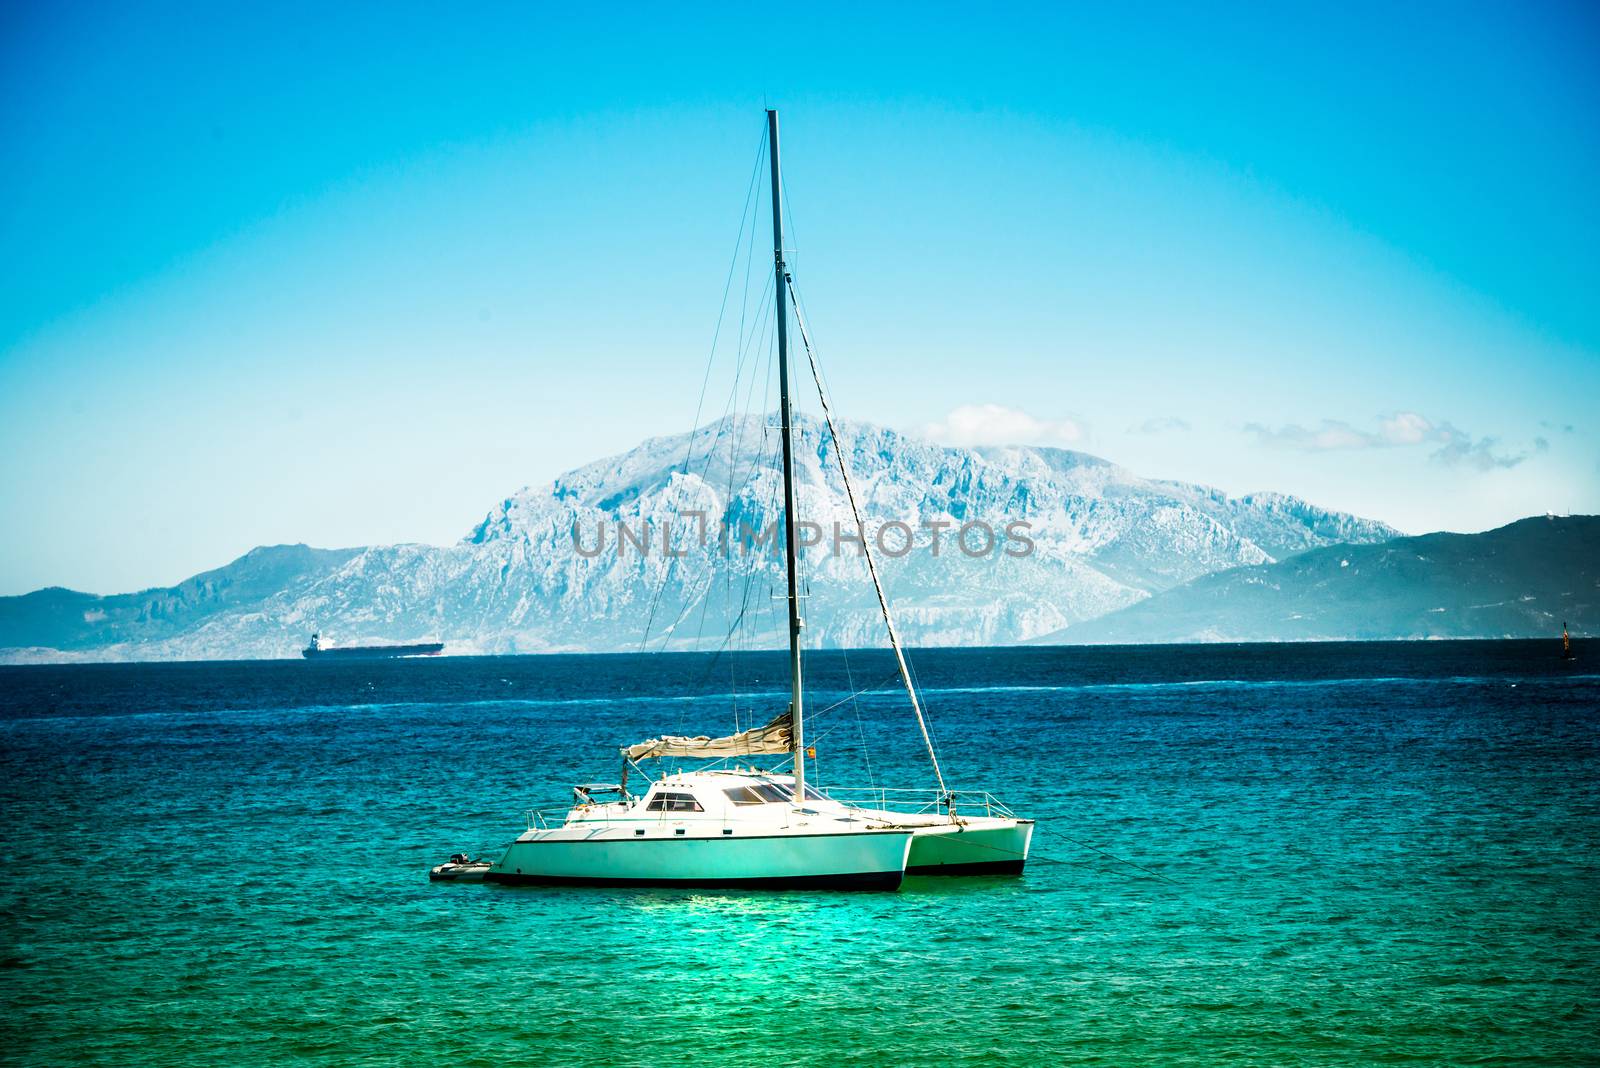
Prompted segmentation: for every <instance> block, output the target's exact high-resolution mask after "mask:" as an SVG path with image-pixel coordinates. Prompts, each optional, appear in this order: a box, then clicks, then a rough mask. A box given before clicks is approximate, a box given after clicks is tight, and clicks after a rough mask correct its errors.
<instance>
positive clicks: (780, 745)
mask: <svg viewBox="0 0 1600 1068" xmlns="http://www.w3.org/2000/svg"><path fill="white" fill-rule="evenodd" d="M793 749H794V720H793V718H792V717H791V716H790V715H789V713H788V712H784V713H783V714H782V715H780V716H778V718H777V719H774V720H773V721H772V722H771V723H768V724H767V725H766V726H765V727H752V728H750V729H749V730H747V731H740V732H739V733H738V734H730V735H728V736H727V737H726V738H708V737H706V736H705V735H703V734H702V735H701V736H700V737H698V738H679V737H674V736H672V735H667V736H666V737H662V738H652V739H650V740H649V741H648V742H640V743H639V744H637V745H629V746H625V747H623V750H622V755H623V756H625V757H627V758H628V759H629V760H649V759H650V758H652V757H669V756H670V757H700V758H703V759H707V760H710V759H714V758H717V757H734V756H755V755H757V754H760V753H787V752H790V751H792V750H793Z"/></svg>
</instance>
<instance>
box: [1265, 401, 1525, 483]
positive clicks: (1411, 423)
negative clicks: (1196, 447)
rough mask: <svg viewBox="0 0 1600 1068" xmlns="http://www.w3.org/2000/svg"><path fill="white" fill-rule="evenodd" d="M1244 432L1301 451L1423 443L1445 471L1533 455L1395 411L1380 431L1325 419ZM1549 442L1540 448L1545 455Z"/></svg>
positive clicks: (1492, 465)
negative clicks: (1311, 424)
mask: <svg viewBox="0 0 1600 1068" xmlns="http://www.w3.org/2000/svg"><path fill="white" fill-rule="evenodd" d="M1244 429H1245V432H1246V433H1249V434H1253V435H1255V439H1256V444H1258V445H1265V446H1268V447H1270V448H1279V449H1295V450H1297V451H1299V452H1332V451H1335V450H1340V449H1391V448H1407V447H1410V446H1416V445H1422V446H1428V447H1431V448H1432V450H1433V451H1432V452H1430V453H1429V454H1428V458H1429V459H1431V460H1433V461H1434V462H1435V463H1439V464H1443V465H1445V466H1446V467H1457V466H1466V467H1472V468H1476V469H1477V470H1479V471H1489V470H1493V469H1494V468H1497V467H1515V466H1517V465H1518V464H1520V463H1521V462H1522V461H1524V460H1526V459H1527V458H1528V455H1529V454H1528V453H1526V452H1518V453H1507V452H1498V451H1496V447H1497V446H1498V445H1499V439H1498V438H1490V437H1483V438H1477V439H1474V438H1473V436H1472V435H1471V434H1468V433H1467V432H1466V431H1464V430H1460V429H1457V428H1456V427H1455V426H1453V425H1452V424H1450V423H1449V422H1441V423H1435V422H1433V420H1431V419H1429V418H1428V417H1427V416H1424V415H1419V414H1418V413H1416V412H1395V413H1393V414H1391V415H1385V416H1383V417H1381V418H1380V419H1379V420H1378V429H1377V430H1362V429H1360V428H1359V427H1355V426H1351V425H1350V424H1349V423H1347V422H1345V421H1343V420H1342V419H1324V420H1323V421H1322V422H1321V423H1319V424H1318V425H1317V426H1316V427H1311V428H1308V427H1303V426H1300V425H1299V424H1297V423H1289V424H1287V425H1285V426H1281V427H1277V428H1276V429H1274V428H1272V427H1268V426H1264V425H1262V424H1261V423H1246V424H1245V428H1244ZM1541 440H1542V439H1541ZM1546 448H1548V444H1546V445H1542V446H1536V448H1535V451H1536V452H1543V451H1544V450H1545V449H1546Z"/></svg>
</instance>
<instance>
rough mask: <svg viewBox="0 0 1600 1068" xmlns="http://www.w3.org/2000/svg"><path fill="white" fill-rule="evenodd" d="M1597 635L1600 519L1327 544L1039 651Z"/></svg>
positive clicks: (1159, 601)
mask: <svg viewBox="0 0 1600 1068" xmlns="http://www.w3.org/2000/svg"><path fill="white" fill-rule="evenodd" d="M1563 621H1565V622H1567V623H1569V624H1571V625H1572V627H1573V628H1575V629H1577V630H1580V631H1583V632H1588V633H1593V632H1594V631H1596V630H1600V516H1565V517H1561V516H1533V517H1530V518H1527V519H1520V520H1517V521H1516V522H1513V523H1508V524H1506V525H1505V526H1502V527H1497V528H1495V529H1493V530H1489V531H1484V532H1482V533H1478V534H1455V533H1450V532H1443V531H1441V532H1436V533H1432V534H1422V535H1415V536H1411V537H1401V538H1395V539H1392V540H1390V541H1387V542H1382V543H1379V544H1375V545H1361V546H1355V545H1335V546H1329V547H1325V548H1319V549H1314V550H1310V551H1308V552H1305V553H1303V554H1300V555H1298V556H1295V557H1292V558H1290V559H1288V560H1284V561H1280V562H1277V563H1272V564H1263V565H1257V566H1249V567H1242V568H1236V569H1232V570H1229V571H1221V572H1216V573H1213V574H1210V575H1204V576H1201V577H1200V578H1197V579H1194V580H1192V581H1190V582H1188V583H1186V584H1184V585H1182V586H1177V587H1174V588H1173V589H1170V590H1167V591H1164V592H1162V593H1159V594H1156V595H1155V596H1153V597H1151V598H1149V599H1148V600H1145V601H1143V602H1141V603H1139V604H1136V605H1131V606H1129V607H1127V608H1124V609H1121V610H1119V611H1116V612H1112V613H1108V614H1107V615H1105V616H1102V617H1100V618H1098V619H1094V620H1086V621H1083V622H1080V623H1078V624H1074V625H1072V626H1069V627H1067V628H1065V629H1064V630H1062V631H1059V632H1057V633H1054V634H1051V635H1046V636H1045V637H1044V638H1042V639H1040V642H1041V644H1047V643H1068V644H1123V643H1128V642H1140V643H1161V642H1230V641H1243V642H1259V641H1326V640H1341V641H1343V640H1356V641H1359V640H1363V639H1386V640H1406V639H1419V640H1425V639H1438V638H1525V637H1526V638H1533V637H1553V636H1554V635H1557V634H1559V633H1560V629H1561V624H1562V622H1563Z"/></svg>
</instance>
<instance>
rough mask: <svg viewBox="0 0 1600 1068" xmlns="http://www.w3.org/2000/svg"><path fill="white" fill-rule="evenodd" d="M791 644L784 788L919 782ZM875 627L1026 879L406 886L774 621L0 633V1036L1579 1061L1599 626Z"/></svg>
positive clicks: (82, 1045)
mask: <svg viewBox="0 0 1600 1068" xmlns="http://www.w3.org/2000/svg"><path fill="white" fill-rule="evenodd" d="M807 663H808V671H809V680H808V683H809V684H808V700H809V701H810V702H811V707H812V709H813V710H814V711H815V716H814V718H813V719H812V720H811V721H810V727H809V735H810V738H811V739H812V740H814V741H815V742H816V744H817V746H818V751H819V752H818V757H819V759H818V764H817V771H816V772H815V774H817V775H818V776H819V777H820V779H821V781H822V784H823V785H825V786H826V785H830V784H831V785H862V784H867V783H871V784H875V785H879V786H927V785H929V784H930V776H929V773H928V770H927V765H926V762H925V760H923V759H922V758H921V757H920V755H919V742H918V739H917V736H916V728H915V725H914V723H913V721H912V719H911V715H910V712H909V708H908V706H907V705H906V702H905V699H904V696H903V694H900V693H898V692H897V691H896V689H895V686H894V683H893V676H892V665H891V663H890V661H889V660H888V659H887V657H885V656H884V655H882V654H869V653H850V654H840V653H828V654H818V655H815V656H812V657H810V658H809V659H808V661H807ZM913 663H914V666H915V668H916V671H917V673H918V679H919V682H920V684H921V686H922V687H923V692H924V694H925V695H926V698H927V704H928V706H929V709H930V712H931V716H932V719H933V725H934V729H935V732H936V735H937V739H938V742H939V746H940V753H941V757H942V758H943V760H944V762H945V765H946V768H947V774H948V776H949V778H950V779H951V780H952V785H955V786H957V787H961V788H969V789H988V790H992V791H993V792H995V793H996V794H998V795H1000V796H1001V797H1003V798H1004V799H1006V800H1007V801H1008V802H1009V803H1010V804H1011V805H1012V806H1013V807H1014V808H1015V809H1016V810H1017V811H1018V812H1019V813H1021V814H1024V815H1030V816H1035V817H1037V818H1038V819H1039V820H1040V824H1039V832H1038V834H1037V835H1036V837H1035V839H1034V856H1033V858H1032V860H1031V861H1030V863H1029V867H1028V870H1027V872H1026V873H1025V874H1024V875H1022V876H1020V877H1014V878H967V879H935V878H917V879H908V880H907V881H906V884H905V886H904V888H903V889H902V890H901V891H899V892H898V893H872V894H848V893H817V892H804V893H802V892H767V893H758V892H686V891H661V890H585V889H533V888H514V889H513V888H502V887H494V886H482V885H476V886H474V885H465V886H464V885H447V884H432V883H429V881H428V878H427V870H428V868H429V867H430V866H431V865H433V864H436V863H439V862H441V861H443V860H444V859H445V858H446V857H447V856H448V855H449V854H450V853H453V852H458V851H467V852H472V853H477V854H486V855H488V854H493V853H494V852H495V850H496V849H497V848H498V847H501V846H503V844H504V843H505V842H507V841H509V840H510V839H511V838H513V837H514V836H515V835H516V834H517V833H518V832H519V831H520V830H521V829H522V827H523V824H524V811H525V810H526V809H528V808H530V807H533V806H537V805H542V804H550V803H559V802H560V801H562V800H563V799H564V798H565V797H567V796H569V795H568V788H569V786H570V784H572V783H575V782H591V781H607V780H610V781H614V780H615V778H616V775H617V773H618V770H619V769H618V760H617V756H616V748H617V746H619V745H622V744H625V743H628V742H633V741H639V740H642V739H644V738H647V737H651V736H654V735H656V734H659V733H662V732H668V733H694V734H698V733H713V734H714V733H721V732H724V731H726V730H731V729H732V728H734V727H735V726H736V725H737V726H747V725H749V724H750V723H751V722H753V721H758V720H763V721H764V720H765V719H766V718H768V717H769V716H770V715H772V714H773V713H774V712H776V711H777V710H779V709H780V708H781V707H782V704H783V696H782V690H783V687H784V682H783V677H782V672H783V670H784V666H783V657H782V655H781V654H758V655H750V654H747V655H743V656H739V657H728V656H722V657H713V656H709V655H707V656H700V655H658V656H638V657H633V656H591V657H583V656H551V657H512V658H463V659H429V660H405V661H396V662H388V663H383V662H376V663H348V664H342V663H305V662H260V663H221V664H166V665H105V666H69V667H22V668H0V816H3V826H4V828H5V840H6V845H7V847H8V854H9V855H8V856H7V857H6V872H5V878H4V879H3V880H0V1061H6V1062H12V1063H45V1062H50V1063H101V1064H325V1065H349V1064H363V1063H370V1064H389V1063H424V1062H426V1063H442V1064H452V1065H470V1064H485V1065H487V1064H495V1065H508V1064H574V1065H576V1064H584V1065H633V1064H638V1065H662V1064H669V1063H677V1064H687V1065H694V1066H696V1068H700V1066H705V1065H721V1064H739V1065H761V1064H768V1063H775V1062H781V1063H803V1064H819V1065H820V1064H830V1065H831V1064H862V1065H877V1064H934V1063H937V1064H940V1065H968V1064H971V1065H977V1064H984V1065H988V1064H1001V1065H1005V1064H1015V1065H1030V1066H1036V1065H1043V1064H1102V1065H1139V1064H1152V1065H1154V1064H1161V1065H1213V1064H1221V1063H1227V1064H1251V1065H1273V1066H1277V1065H1296V1064H1350V1065H1357V1064H1360V1065H1369V1064H1388V1063H1413V1064H1425V1065H1452V1064H1463V1065H1466V1064H1472V1065H1478V1064H1525V1065H1536V1064H1537V1065H1577V1064H1597V1063H1600V643H1584V644H1581V645H1580V646H1579V659H1578V660H1577V661H1576V662H1575V663H1563V662H1562V661H1560V660H1559V659H1558V658H1557V646H1556V644H1555V643H1554V642H1442V643H1423V644H1370V645H1369V644H1355V645H1279V646H1204V647H1146V648H1135V649H1129V648H1071V649H1056V648H1031V649H994V650H963V651H922V652H918V653H916V654H915V655H914V658H913ZM858 691H865V692H859V693H858ZM853 694H855V695H857V696H854V697H853V696H852V695H853ZM635 781H636V782H637V780H635ZM1108 854H1109V855H1108ZM1135 865H1137V866H1135ZM1152 873H1154V874H1152ZM1157 876H1159V877H1157Z"/></svg>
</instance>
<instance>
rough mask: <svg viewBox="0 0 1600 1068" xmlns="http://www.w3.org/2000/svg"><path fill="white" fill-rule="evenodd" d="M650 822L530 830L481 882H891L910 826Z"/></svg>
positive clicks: (902, 861)
mask: <svg viewBox="0 0 1600 1068" xmlns="http://www.w3.org/2000/svg"><path fill="white" fill-rule="evenodd" d="M665 830H666V832H667V833H662V832H661V831H657V830H656V829H654V828H652V829H651V830H650V832H649V833H648V834H647V835H646V836H636V835H634V833H633V829H632V828H628V827H621V828H613V829H610V830H607V831H602V832H584V833H583V834H582V835H581V836H575V835H574V834H573V833H572V832H571V831H570V830H568V829H559V830H551V831H530V832H529V833H528V834H526V835H524V836H523V837H522V838H519V839H518V840H517V841H515V842H513V843H511V845H509V846H507V847H506V852H505V855H504V856H502V857H501V858H500V859H499V860H498V861H496V862H495V863H494V865H493V866H492V867H491V868H490V869H489V871H488V872H487V873H486V874H485V875H484V881H485V882H492V883H502V884H513V885H526V886H638V887H684V888H705V889H772V890H787V889H812V890H818V889H829V890H893V889H895V888H896V887H898V886H899V885H900V881H901V879H902V878H903V877H904V875H905V866H906V856H907V854H908V853H909V852H910V848H911V832H910V831H909V830H906V831H853V832H846V833H830V834H808V833H797V834H771V835H746V836H742V837H738V836H725V835H723V834H721V831H720V828H715V830H716V832H717V833H716V834H715V835H714V836H713V835H711V834H705V833H698V834H695V835H693V836H690V835H687V834H685V835H682V836H680V835H677V834H673V833H670V831H671V828H666V829H665Z"/></svg>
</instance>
